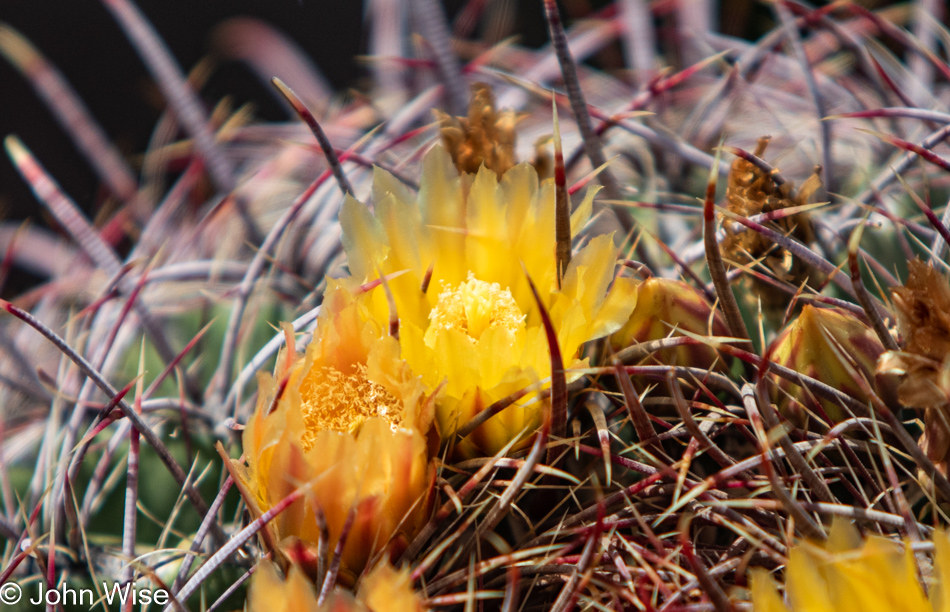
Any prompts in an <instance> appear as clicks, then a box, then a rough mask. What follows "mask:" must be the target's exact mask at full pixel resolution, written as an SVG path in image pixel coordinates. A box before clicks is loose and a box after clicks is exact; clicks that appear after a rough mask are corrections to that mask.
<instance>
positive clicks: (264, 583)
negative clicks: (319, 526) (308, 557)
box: [247, 561, 318, 612]
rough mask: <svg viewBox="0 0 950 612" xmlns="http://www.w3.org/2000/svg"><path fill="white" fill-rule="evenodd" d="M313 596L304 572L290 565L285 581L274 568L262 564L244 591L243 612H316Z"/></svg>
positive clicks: (267, 563)
mask: <svg viewBox="0 0 950 612" xmlns="http://www.w3.org/2000/svg"><path fill="white" fill-rule="evenodd" d="M317 610H318V607H317V594H316V593H315V592H314V589H313V585H312V584H311V583H310V581H309V580H308V579H307V577H306V576H305V575H304V572H303V571H302V570H301V569H300V568H299V567H297V566H296V565H292V566H291V567H290V572H289V573H288V574H287V579H286V580H281V579H280V577H279V576H278V575H277V569H276V566H275V565H274V564H273V563H271V562H270V561H263V562H261V563H260V564H259V565H258V566H257V569H256V570H254V575H253V576H251V584H250V586H249V587H248V590H247V612H317Z"/></svg>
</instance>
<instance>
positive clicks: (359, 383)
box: [301, 364, 402, 450]
mask: <svg viewBox="0 0 950 612" xmlns="http://www.w3.org/2000/svg"><path fill="white" fill-rule="evenodd" d="M315 374H316V375H315ZM307 378H308V379H310V380H308V381H307V382H308V383H309V382H310V381H311V380H312V381H313V382H312V383H311V384H306V383H305V384H304V385H303V386H302V387H301V395H302V396H303V406H302V410H301V411H302V413H303V422H304V426H305V427H306V431H305V432H304V435H303V446H304V450H310V447H311V446H312V445H313V441H314V439H315V438H316V435H317V432H318V431H321V430H330V431H338V432H341V433H353V432H354V431H356V430H357V429H359V427H360V425H362V424H363V421H365V420H366V419H368V418H371V417H381V418H384V419H386V420H387V421H388V422H389V425H390V427H391V428H392V430H393V431H396V430H397V429H398V428H399V425H400V423H401V422H402V410H401V405H400V402H399V400H398V399H397V398H396V397H395V396H394V395H393V394H392V393H390V392H389V391H388V390H386V388H385V387H383V386H382V385H380V384H377V383H375V382H373V381H371V380H369V379H368V378H367V377H366V366H365V365H363V364H357V366H356V371H354V372H353V373H352V374H344V373H343V372H340V371H339V370H337V369H336V368H331V367H323V368H320V369H319V370H318V371H317V372H311V373H310V374H309V375H308V376H307Z"/></svg>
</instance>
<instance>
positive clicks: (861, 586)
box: [752, 520, 950, 612]
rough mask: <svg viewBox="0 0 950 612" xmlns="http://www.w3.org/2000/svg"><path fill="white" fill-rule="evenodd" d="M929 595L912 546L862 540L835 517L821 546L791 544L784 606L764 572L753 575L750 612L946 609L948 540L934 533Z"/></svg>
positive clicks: (933, 611) (949, 567)
mask: <svg viewBox="0 0 950 612" xmlns="http://www.w3.org/2000/svg"><path fill="white" fill-rule="evenodd" d="M934 547H935V549H936V554H935V567H934V572H933V582H934V584H932V585H931V587H930V589H929V592H930V598H929V602H928V597H927V596H926V595H925V594H924V589H923V587H922V586H921V584H920V582H919V581H918V580H917V565H916V563H915V561H914V553H913V551H912V550H911V548H910V546H907V545H905V546H904V547H903V550H902V547H901V546H899V545H898V544H897V543H896V542H893V541H891V540H888V539H886V538H883V537H880V536H871V537H870V538H868V540H867V541H866V542H864V543H863V544H862V542H861V536H860V535H859V534H858V533H857V530H856V529H855V528H854V526H852V525H851V524H850V523H847V522H846V521H844V520H836V521H835V522H834V523H832V528H831V533H830V534H829V539H828V542H827V544H826V545H825V546H821V545H817V544H812V543H803V544H800V545H797V546H794V547H793V548H792V550H791V553H790V555H789V559H788V566H787V567H786V568H785V580H786V584H785V591H786V594H787V599H788V601H789V603H790V604H791V607H786V606H785V604H784V603H783V602H782V598H781V597H780V596H779V594H778V590H777V589H776V584H775V582H774V581H773V580H772V578H771V577H770V576H769V575H768V573H767V572H766V571H764V570H758V571H756V572H753V575H752V609H753V611H754V612H789V611H791V612H850V611H854V612H859V611H860V612H897V611H900V612H950V599H948V597H947V595H948V593H947V586H948V585H950V539H948V537H947V534H946V533H943V532H937V533H935V534H934Z"/></svg>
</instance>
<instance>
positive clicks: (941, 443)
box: [877, 259, 950, 474]
mask: <svg viewBox="0 0 950 612" xmlns="http://www.w3.org/2000/svg"><path fill="white" fill-rule="evenodd" d="M908 268H909V271H910V273H909V274H908V276H907V282H905V283H904V285H903V286H901V287H895V288H893V289H891V295H892V297H893V300H894V306H895V307H896V309H897V329H898V331H899V332H900V336H901V339H902V344H903V350H902V351H888V352H887V353H885V354H884V355H882V356H881V359H880V361H879V362H878V364H877V369H878V372H879V373H882V374H896V375H898V376H900V378H901V383H900V387H898V400H899V401H900V403H901V404H902V405H903V406H905V407H908V408H911V407H913V408H922V409H923V410H924V435H923V436H922V437H921V439H920V442H919V444H920V447H921V448H922V449H923V450H924V452H925V453H926V454H927V456H928V457H929V458H930V459H931V460H932V461H934V463H936V465H937V468H938V469H939V470H941V471H942V472H943V473H944V474H946V473H947V465H948V454H950V282H948V281H947V279H946V278H945V277H944V276H943V275H942V274H940V273H939V272H938V271H937V270H935V269H934V268H933V267H931V266H929V265H928V264H926V263H924V262H923V261H921V260H919V259H915V260H913V261H911V262H909V263H908Z"/></svg>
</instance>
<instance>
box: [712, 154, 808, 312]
mask: <svg viewBox="0 0 950 612" xmlns="http://www.w3.org/2000/svg"><path fill="white" fill-rule="evenodd" d="M769 140H770V139H769V137H768V136H766V137H763V138H760V139H759V142H758V144H757V146H756V149H755V152H754V153H755V155H756V156H757V157H761V156H762V154H763V153H765V149H766V147H767V146H768V144H769ZM820 187H821V179H820V178H819V175H818V170H817V169H816V171H815V172H814V173H813V174H812V175H811V176H810V177H809V178H808V179H807V180H806V181H805V183H804V184H803V185H802V187H801V188H800V189H799V190H798V193H797V194H795V195H794V197H793V195H792V191H793V189H794V186H793V185H792V184H791V183H789V182H786V183H783V184H781V185H779V184H777V183H776V182H775V179H774V178H773V177H772V176H770V175H768V174H766V173H765V172H764V171H763V170H762V169H761V168H759V167H758V166H756V165H755V164H753V163H752V162H750V161H747V160H745V159H742V158H741V157H739V158H736V159H735V161H733V162H732V166H731V168H730V169H729V180H728V183H727V186H726V201H727V205H728V207H729V210H730V211H731V212H734V213H736V214H739V215H742V216H744V217H751V216H753V215H758V214H760V213H768V212H773V211H777V210H782V209H785V208H791V207H793V206H800V205H803V204H807V203H808V200H809V199H810V198H811V196H812V195H813V194H814V193H815V191H817V190H818V189H819V188H820ZM771 225H772V226H773V227H774V229H776V230H778V231H781V232H782V233H783V234H787V235H791V236H792V237H793V238H795V239H796V240H798V241H799V242H802V243H803V244H808V243H810V242H812V241H813V240H814V230H813V228H812V223H811V220H810V219H809V217H808V214H807V213H804V212H802V213H797V214H794V215H790V216H787V217H782V218H781V219H778V220H776V221H774V222H772V223H771ZM723 229H725V231H726V239H725V241H724V242H723V252H724V253H725V254H726V255H727V256H728V258H729V259H731V260H732V261H735V262H740V263H743V264H753V263H757V262H761V263H762V264H763V265H765V267H766V268H768V270H769V271H771V272H772V274H773V275H774V277H775V278H776V279H778V280H781V281H786V282H789V283H791V284H793V285H795V286H798V285H801V284H802V283H803V282H804V281H805V280H806V279H807V278H808V277H809V275H812V276H813V270H811V269H810V268H809V267H808V266H806V265H805V264H804V263H803V262H802V261H800V260H798V259H797V258H795V257H793V256H792V254H791V253H789V252H788V251H786V250H785V249H783V248H780V247H778V246H776V245H775V243H773V242H772V241H771V240H770V239H769V238H767V237H765V236H763V235H762V234H760V233H758V232H755V231H752V230H747V229H746V227H745V226H744V225H742V224H740V223H738V222H737V221H730V220H727V221H724V222H723ZM751 289H752V292H753V294H754V295H755V296H756V297H758V298H759V299H760V300H761V301H762V305H763V307H764V308H765V310H766V311H767V312H770V313H776V312H781V311H784V310H785V307H786V306H787V304H788V298H787V296H785V295H784V294H782V293H781V292H776V291H774V289H772V288H771V287H770V286H769V285H767V284H765V283H764V282H761V281H758V280H755V279H753V280H752V281H751Z"/></svg>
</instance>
